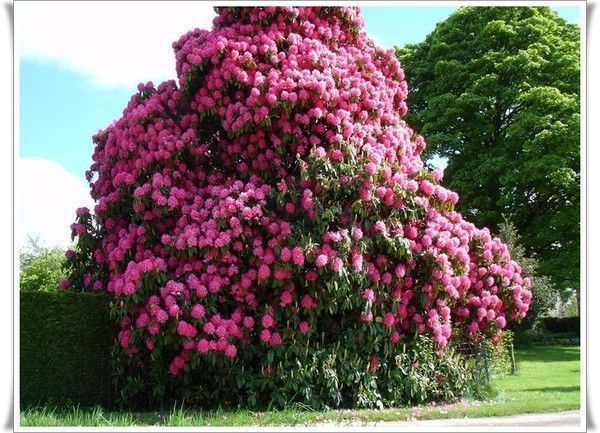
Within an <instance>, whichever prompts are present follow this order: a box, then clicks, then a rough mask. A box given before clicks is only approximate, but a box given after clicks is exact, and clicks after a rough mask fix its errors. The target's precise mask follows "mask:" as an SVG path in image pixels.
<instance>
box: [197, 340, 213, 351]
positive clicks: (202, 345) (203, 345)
mask: <svg viewBox="0 0 600 433" xmlns="http://www.w3.org/2000/svg"><path fill="white" fill-rule="evenodd" d="M196 348H197V350H198V352H200V353H206V352H208V350H209V348H210V345H209V344H208V341H207V340H206V339H204V338H202V339H201V340H200V341H198V345H197V347H196Z"/></svg>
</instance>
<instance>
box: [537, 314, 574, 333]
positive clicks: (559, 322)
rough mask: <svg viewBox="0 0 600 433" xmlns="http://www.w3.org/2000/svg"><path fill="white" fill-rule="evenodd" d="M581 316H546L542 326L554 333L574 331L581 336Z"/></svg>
mask: <svg viewBox="0 0 600 433" xmlns="http://www.w3.org/2000/svg"><path fill="white" fill-rule="evenodd" d="M579 325H580V317H579V316H575V317H544V318H543V319H542V326H543V327H544V329H546V330H547V331H549V332H553V333H557V334H558V333H566V332H569V333H574V334H576V335H577V337H579V336H580V326H579Z"/></svg>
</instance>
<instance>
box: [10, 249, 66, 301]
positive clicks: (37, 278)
mask: <svg viewBox="0 0 600 433" xmlns="http://www.w3.org/2000/svg"><path fill="white" fill-rule="evenodd" d="M64 262H65V252H64V250H63V249H62V248H59V247H54V248H48V247H44V246H42V245H40V244H39V242H38V240H37V239H32V238H29V240H28V242H27V245H26V246H25V247H24V248H23V249H22V250H21V251H20V253H19V265H20V270H21V273H20V275H19V287H20V289H21V290H22V291H29V292H31V291H46V292H54V291H56V290H57V289H58V282H59V281H60V280H61V279H62V278H64V277H65V272H64V271H63V269H62V266H63V264H64Z"/></svg>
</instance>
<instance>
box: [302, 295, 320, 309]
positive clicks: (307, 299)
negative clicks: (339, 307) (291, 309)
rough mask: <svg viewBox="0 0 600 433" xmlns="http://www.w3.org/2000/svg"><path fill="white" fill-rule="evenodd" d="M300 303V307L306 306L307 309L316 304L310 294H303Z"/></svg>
mask: <svg viewBox="0 0 600 433" xmlns="http://www.w3.org/2000/svg"><path fill="white" fill-rule="evenodd" d="M300 305H302V307H304V308H306V309H307V310H310V309H312V308H315V307H316V306H317V304H316V303H315V301H314V300H313V298H311V297H310V295H304V296H303V297H302V299H301V300H300Z"/></svg>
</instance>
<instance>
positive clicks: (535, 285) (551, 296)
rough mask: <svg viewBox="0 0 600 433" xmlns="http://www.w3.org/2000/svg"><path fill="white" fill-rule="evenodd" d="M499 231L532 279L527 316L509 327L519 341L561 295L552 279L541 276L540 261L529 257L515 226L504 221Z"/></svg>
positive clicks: (499, 226)
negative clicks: (531, 296)
mask: <svg viewBox="0 0 600 433" xmlns="http://www.w3.org/2000/svg"><path fill="white" fill-rule="evenodd" d="M498 230H499V233H498V235H499V236H500V238H501V239H502V240H503V241H504V242H505V243H506V246H507V247H508V248H509V250H510V255H511V258H512V259H513V260H515V261H516V262H518V263H519V264H520V265H521V266H522V267H523V274H524V275H527V276H528V277H529V278H530V279H531V287H530V289H529V290H531V292H532V293H533V298H532V300H531V304H530V305H529V311H528V312H527V316H525V318H524V319H523V320H521V322H519V323H515V322H513V323H511V324H510V325H509V326H510V328H511V329H512V330H513V331H514V332H515V334H516V337H517V339H520V337H521V335H522V334H523V333H524V332H525V331H527V330H528V329H531V328H532V327H533V326H535V324H536V323H537V322H538V320H539V319H540V317H541V316H543V315H544V314H545V313H547V312H548V311H550V310H552V309H553V308H554V307H555V306H556V303H557V301H558V298H559V293H558V291H557V289H556V286H555V285H554V284H552V281H551V280H550V278H549V277H547V276H546V275H541V274H540V265H539V260H538V259H537V258H535V257H532V256H527V254H526V252H525V248H524V247H523V245H522V240H521V238H520V236H519V234H518V233H517V229H516V227H515V226H514V224H512V223H511V222H510V221H504V222H502V223H500V224H499V225H498Z"/></svg>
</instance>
